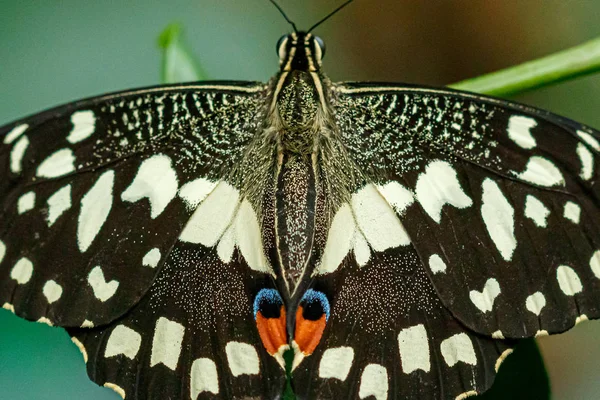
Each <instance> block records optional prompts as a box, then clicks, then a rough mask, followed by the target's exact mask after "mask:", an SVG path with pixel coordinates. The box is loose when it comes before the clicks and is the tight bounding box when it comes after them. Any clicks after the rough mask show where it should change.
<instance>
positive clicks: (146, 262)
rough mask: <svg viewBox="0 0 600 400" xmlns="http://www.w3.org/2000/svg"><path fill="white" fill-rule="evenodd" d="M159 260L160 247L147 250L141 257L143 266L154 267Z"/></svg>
mask: <svg viewBox="0 0 600 400" xmlns="http://www.w3.org/2000/svg"><path fill="white" fill-rule="evenodd" d="M159 262H160V249H159V248H158V247H155V248H153V249H152V250H150V251H148V252H147V253H146V255H145V256H144V258H143V259H142V265H143V266H145V267H150V268H156V266H157V265H158V263H159Z"/></svg>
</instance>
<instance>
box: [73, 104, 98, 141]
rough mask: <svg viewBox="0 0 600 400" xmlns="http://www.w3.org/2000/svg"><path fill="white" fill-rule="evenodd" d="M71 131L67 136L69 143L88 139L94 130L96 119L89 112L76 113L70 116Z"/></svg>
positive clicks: (92, 113) (91, 112)
mask: <svg viewBox="0 0 600 400" xmlns="http://www.w3.org/2000/svg"><path fill="white" fill-rule="evenodd" d="M71 123H72V124H73V129H72V130H71V132H70V133H69V136H67V140H68V141H69V143H78V142H81V141H82V140H85V139H87V138H89V137H90V136H91V135H92V133H94V130H95V129H96V117H95V116H94V112H93V111H91V110H86V111H77V112H75V113H73V115H71Z"/></svg>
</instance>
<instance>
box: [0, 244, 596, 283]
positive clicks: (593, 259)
mask: <svg viewBox="0 0 600 400" xmlns="http://www.w3.org/2000/svg"><path fill="white" fill-rule="evenodd" d="M0 243H1V242H0ZM2 255H3V252H2V248H1V247H0V261H2ZM590 268H591V269H592V272H593V273H594V275H596V278H598V279H600V250H596V252H595V253H594V254H593V255H592V258H590Z"/></svg>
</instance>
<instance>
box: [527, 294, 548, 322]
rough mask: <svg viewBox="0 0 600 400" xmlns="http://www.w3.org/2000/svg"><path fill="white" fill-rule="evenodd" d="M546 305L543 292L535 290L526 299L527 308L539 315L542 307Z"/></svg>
mask: <svg viewBox="0 0 600 400" xmlns="http://www.w3.org/2000/svg"><path fill="white" fill-rule="evenodd" d="M545 306H546V297H544V295H543V294H542V292H535V293H534V294H532V295H531V296H529V297H527V299H526V300H525V308H527V310H529V311H530V312H532V313H534V314H535V315H537V316H539V315H540V313H541V312H542V308H544V307H545Z"/></svg>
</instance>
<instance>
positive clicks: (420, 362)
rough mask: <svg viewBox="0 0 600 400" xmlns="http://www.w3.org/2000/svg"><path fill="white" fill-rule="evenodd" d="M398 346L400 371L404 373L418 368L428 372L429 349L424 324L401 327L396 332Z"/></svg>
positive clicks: (429, 367) (429, 365) (429, 363)
mask: <svg viewBox="0 0 600 400" xmlns="http://www.w3.org/2000/svg"><path fill="white" fill-rule="evenodd" d="M398 348H399V350H400V363H401V365H402V371H403V372H404V373H405V374H410V373H411V372H413V371H416V370H418V369H421V370H423V371H425V372H429V370H430V369H431V362H430V350H429V340H428V338H427V331H426V330H425V325H423V324H419V325H415V326H411V327H410V328H405V329H402V330H401V331H400V333H399V334H398Z"/></svg>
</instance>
